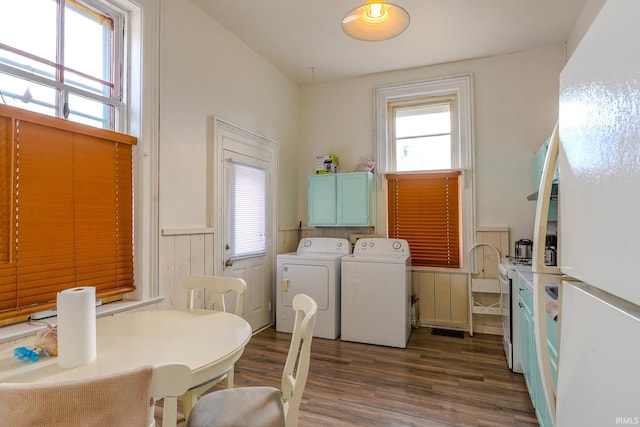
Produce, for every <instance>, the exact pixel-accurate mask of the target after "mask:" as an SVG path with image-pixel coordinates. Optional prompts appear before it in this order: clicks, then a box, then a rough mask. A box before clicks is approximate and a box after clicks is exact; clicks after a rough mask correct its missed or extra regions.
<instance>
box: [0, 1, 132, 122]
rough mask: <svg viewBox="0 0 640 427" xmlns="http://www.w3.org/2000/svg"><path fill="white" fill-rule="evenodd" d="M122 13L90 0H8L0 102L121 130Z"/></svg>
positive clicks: (1, 31)
mask: <svg viewBox="0 0 640 427" xmlns="http://www.w3.org/2000/svg"><path fill="white" fill-rule="evenodd" d="M123 46H124V14H123V13H122V12H120V11H118V10H116V9H115V8H112V7H111V6H107V4H106V3H104V2H97V1H91V0H85V1H80V0H20V1H6V2H5V5H3V7H2V19H1V24H0V96H1V98H0V103H2V104H5V105H10V106H14V107H18V108H23V109H27V110H30V111H34V112H38V113H42V114H46V115H50V116H55V117H64V118H68V119H69V120H71V121H74V122H77V123H83V124H87V125H90V126H94V127H99V128H104V129H111V130H117V129H121V130H122V129H123V125H122V123H121V122H122V121H124V117H126V112H125V111H124V103H123V99H124V94H123V84H122V81H123V76H122V72H123V52H124V48H123Z"/></svg>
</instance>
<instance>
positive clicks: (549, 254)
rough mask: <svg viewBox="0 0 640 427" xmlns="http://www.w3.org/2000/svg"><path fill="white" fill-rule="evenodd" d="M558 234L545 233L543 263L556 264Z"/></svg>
mask: <svg viewBox="0 0 640 427" xmlns="http://www.w3.org/2000/svg"><path fill="white" fill-rule="evenodd" d="M557 249H558V236H557V235H556V234H547V236H546V238H545V244H544V265H549V266H556V265H558V252H557Z"/></svg>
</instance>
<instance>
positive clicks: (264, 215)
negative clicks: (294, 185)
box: [213, 120, 277, 330]
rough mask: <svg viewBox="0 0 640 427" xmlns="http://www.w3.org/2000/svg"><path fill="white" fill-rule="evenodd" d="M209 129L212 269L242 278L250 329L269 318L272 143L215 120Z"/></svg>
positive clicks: (245, 308)
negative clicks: (212, 174)
mask: <svg viewBox="0 0 640 427" xmlns="http://www.w3.org/2000/svg"><path fill="white" fill-rule="evenodd" d="M214 132H215V134H216V137H215V140H216V152H217V156H216V159H215V160H214V165H218V167H216V168H215V171H216V172H215V178H216V181H217V185H216V186H215V187H216V192H217V196H218V197H217V198H216V200H217V201H218V203H216V206H215V209H213V212H215V213H216V218H215V221H214V224H215V227H216V229H217V231H216V233H215V236H214V240H215V242H216V243H215V250H216V255H215V259H216V262H215V264H216V266H215V267H214V268H215V269H216V271H217V272H221V273H216V274H222V275H224V276H227V277H240V278H242V279H244V280H245V281H246V282H247V294H246V295H245V298H244V313H243V316H244V318H245V319H246V320H247V321H248V322H249V323H250V324H251V327H252V328H253V330H256V329H259V328H261V327H263V326H266V325H268V324H270V323H271V322H272V311H271V307H272V299H273V274H274V270H273V262H274V249H273V245H272V242H273V239H272V236H273V233H274V218H275V215H274V213H273V210H274V202H273V200H274V199H275V187H276V186H275V182H274V180H273V179H272V177H273V176H274V175H275V171H276V170H277V169H276V162H277V153H276V150H277V145H276V144H275V143H273V142H272V141H269V140H266V139H264V138H262V137H260V136H258V135H255V134H253V133H250V132H247V131H245V130H242V129H239V128H236V127H234V126H231V125H229V124H227V123H225V122H222V121H220V120H216V123H215V130H214ZM233 303H235V301H233Z"/></svg>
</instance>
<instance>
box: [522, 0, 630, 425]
mask: <svg viewBox="0 0 640 427" xmlns="http://www.w3.org/2000/svg"><path fill="white" fill-rule="evenodd" d="M556 159H557V165H558V172H559V174H558V177H559V222H558V233H559V238H558V246H559V255H558V267H548V266H545V265H544V263H543V259H544V242H545V239H544V237H545V235H546V222H547V221H546V213H547V210H548V199H549V195H550V190H551V179H552V176H553V169H554V166H555V163H556ZM543 175H544V176H543V179H542V182H541V184H540V189H539V196H538V205H537V212H536V225H535V232H534V253H533V271H534V273H536V274H535V277H534V285H535V287H536V288H535V292H534V294H535V295H534V311H535V312H536V313H535V315H534V317H535V318H536V321H535V331H536V350H537V352H538V363H539V368H540V371H541V374H542V379H543V380H542V383H543V384H542V385H543V389H544V390H545V397H546V400H547V404H548V406H549V409H550V412H551V415H552V418H553V419H554V422H555V425H556V426H559V427H565V426H581V427H582V426H598V427H599V426H616V425H640V268H638V267H639V266H640V250H638V248H640V1H639V0H608V1H606V3H604V5H603V6H602V9H601V11H600V13H599V14H598V16H597V17H596V19H595V20H594V22H593V24H592V25H591V27H590V28H589V30H588V31H587V33H586V34H585V36H584V37H583V39H582V41H581V42H580V44H579V46H578V47H577V48H576V50H575V52H574V53H573V54H572V56H571V58H570V59H569V61H568V62H567V64H566V66H565V67H564V69H563V71H562V73H561V75H560V104H559V116H558V125H557V126H556V129H555V130H554V134H553V136H552V142H551V144H550V148H549V152H548V155H547V159H546V163H545V171H544V173H543ZM637 245H638V246H637ZM550 274H551V275H555V277H556V278H557V280H558V281H560V283H561V285H560V315H559V320H558V322H559V323H558V326H559V332H558V335H559V345H558V347H559V348H558V372H557V384H554V381H553V378H552V376H551V370H550V363H549V355H548V348H547V346H546V345H540V343H545V344H546V336H545V334H546V326H545V324H544V319H545V316H544V286H543V285H544V282H545V281H548V278H549V277H550V276H549V275H550Z"/></svg>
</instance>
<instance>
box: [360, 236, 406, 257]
mask: <svg viewBox="0 0 640 427" xmlns="http://www.w3.org/2000/svg"><path fill="white" fill-rule="evenodd" d="M353 253H354V255H365V254H366V255H376V254H380V255H382V254H398V255H402V254H404V255H409V253H410V251H409V243H407V241H406V240H404V239H383V238H364V239H360V240H358V241H357V242H356V245H355V247H354V248H353Z"/></svg>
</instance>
